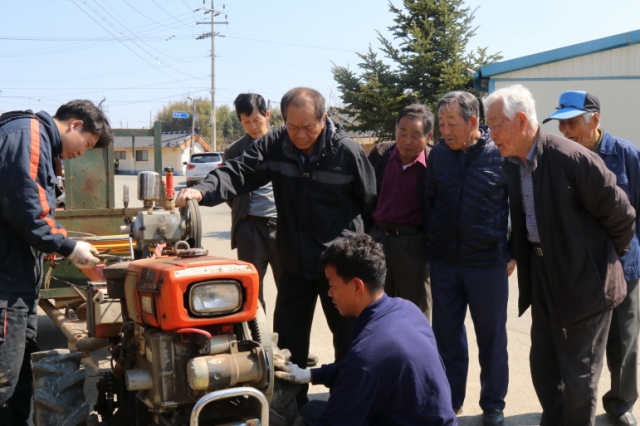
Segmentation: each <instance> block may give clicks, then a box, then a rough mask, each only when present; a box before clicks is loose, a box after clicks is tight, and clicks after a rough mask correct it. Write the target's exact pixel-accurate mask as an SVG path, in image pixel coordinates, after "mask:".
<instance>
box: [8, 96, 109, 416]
mask: <svg viewBox="0 0 640 426" xmlns="http://www.w3.org/2000/svg"><path fill="white" fill-rule="evenodd" d="M112 140H113V135H112V132H111V127H109V121H108V120H107V117H106V116H105V115H104V113H103V112H102V111H101V110H100V108H99V107H97V106H95V105H94V104H93V103H92V102H91V101H86V100H76V101H71V102H68V103H66V104H64V105H62V106H61V107H60V108H58V111H57V112H56V114H55V115H54V116H53V117H51V116H50V115H49V114H47V113H46V112H44V111H41V112H38V113H35V114H34V113H33V112H31V111H12V112H7V113H5V114H2V115H0V182H1V184H0V425H2V426H5V425H7V426H8V425H12V426H26V425H27V424H28V423H27V422H28V420H29V412H30V410H31V394H32V388H31V383H32V381H33V379H32V378H31V364H30V359H31V353H33V352H37V351H38V350H39V348H38V344H37V343H36V340H35V337H36V324H37V319H38V315H37V311H36V309H37V306H38V294H39V290H40V285H41V283H42V280H43V270H42V263H43V259H44V255H45V253H53V252H56V253H59V254H60V255H62V256H64V257H66V258H67V259H68V260H69V261H70V262H71V263H73V264H74V265H75V266H77V267H79V268H90V267H92V266H95V265H97V264H98V263H100V259H98V258H97V257H96V256H95V255H97V254H98V251H97V250H96V248H95V247H93V246H92V245H91V244H89V243H87V242H84V241H75V240H73V239H71V238H67V231H65V229H64V228H63V227H62V226H60V224H58V223H57V222H56V221H55V219H54V213H55V202H56V185H55V183H56V181H57V179H56V173H55V172H54V170H55V168H54V164H55V161H56V159H57V158H59V159H69V158H75V157H79V156H81V155H83V154H84V153H85V152H86V151H87V150H89V149H92V148H94V147H105V146H107V145H109V144H110V143H111V142H112Z"/></svg>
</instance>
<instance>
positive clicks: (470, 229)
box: [424, 126, 510, 266]
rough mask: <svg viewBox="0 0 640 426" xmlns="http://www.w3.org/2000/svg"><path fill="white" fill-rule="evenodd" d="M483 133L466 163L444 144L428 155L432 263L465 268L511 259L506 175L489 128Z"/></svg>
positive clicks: (427, 206) (427, 213) (427, 202)
mask: <svg viewBox="0 0 640 426" xmlns="http://www.w3.org/2000/svg"><path fill="white" fill-rule="evenodd" d="M480 130H481V133H482V136H481V137H480V139H478V141H477V142H476V143H475V144H473V145H472V146H470V147H469V148H468V149H467V151H466V154H464V162H461V151H454V150H452V149H451V148H449V146H448V145H447V144H446V143H445V142H444V141H442V140H441V141H440V142H438V143H437V144H436V146H434V147H433V149H432V150H431V154H430V155H429V161H428V163H427V174H426V176H427V177H426V181H425V196H424V201H425V203H424V204H425V207H424V212H425V222H424V224H425V229H426V230H427V238H428V240H429V243H428V247H427V250H428V253H429V257H430V258H431V259H437V260H439V261H441V262H446V263H453V264H460V265H465V266H491V265H498V264H500V263H506V262H508V261H509V258H510V256H509V251H508V248H507V221H508V217H509V204H508V199H507V176H506V174H505V173H504V171H503V170H502V162H503V158H502V156H501V155H500V152H499V151H498V148H497V147H496V146H495V144H494V143H493V141H491V138H490V136H489V133H488V131H487V129H486V128H485V127H484V126H482V127H481V128H480Z"/></svg>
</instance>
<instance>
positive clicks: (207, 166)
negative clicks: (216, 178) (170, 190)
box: [183, 152, 222, 187]
mask: <svg viewBox="0 0 640 426" xmlns="http://www.w3.org/2000/svg"><path fill="white" fill-rule="evenodd" d="M183 164H184V165H185V166H187V187H192V186H193V185H194V184H195V183H197V182H198V181H200V180H202V179H204V178H205V177H206V176H207V174H208V173H209V172H210V171H211V170H213V169H215V168H216V167H218V166H219V165H221V164H222V153H221V152H200V153H198V154H191V161H189V162H188V163H186V162H185V163H183Z"/></svg>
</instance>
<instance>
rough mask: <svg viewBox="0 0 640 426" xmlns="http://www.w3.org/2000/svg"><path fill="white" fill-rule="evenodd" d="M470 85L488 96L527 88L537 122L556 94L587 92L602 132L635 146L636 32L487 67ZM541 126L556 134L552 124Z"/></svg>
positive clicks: (639, 87)
mask: <svg viewBox="0 0 640 426" xmlns="http://www.w3.org/2000/svg"><path fill="white" fill-rule="evenodd" d="M473 81H474V86H475V88H476V89H478V90H481V91H485V92H489V93H491V92H493V91H495V90H497V89H500V88H502V87H506V86H510V85H512V84H522V85H523V86H525V87H527V88H528V89H529V90H530V91H531V93H532V94H533V97H534V99H535V101H536V112H537V115H538V122H540V123H542V120H543V119H544V118H546V117H548V116H549V115H550V114H551V113H552V112H553V111H555V108H556V107H557V106H558V97H559V96H560V93H562V92H564V91H565V90H584V91H587V92H589V93H592V94H594V95H596V96H597V97H598V98H599V99H600V109H601V111H600V119H601V128H603V129H605V130H607V131H609V132H610V133H611V134H613V135H615V136H618V137H621V138H623V139H628V140H630V141H632V142H633V143H634V144H636V145H637V146H640V119H638V111H639V110H640V108H639V105H638V103H639V101H640V30H637V31H632V32H628V33H623V34H618V35H614V36H610V37H605V38H601V39H597V40H592V41H588V42H585V43H580V44H575V45H572V46H567V47H562V48H559V49H554V50H549V51H547V52H541V53H536V54H534V55H529V56H523V57H521V58H516V59H511V60H507V61H502V62H497V63H494V64H491V65H486V66H483V67H481V68H479V69H478V70H477V71H476V73H475V75H474V78H473ZM542 127H543V128H544V129H545V130H546V131H548V132H551V133H556V134H560V132H559V130H558V122H557V121H555V120H552V121H550V122H548V123H546V124H542Z"/></svg>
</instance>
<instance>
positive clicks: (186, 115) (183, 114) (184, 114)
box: [173, 111, 189, 118]
mask: <svg viewBox="0 0 640 426" xmlns="http://www.w3.org/2000/svg"><path fill="white" fill-rule="evenodd" d="M173 118H189V113H188V112H184V111H173Z"/></svg>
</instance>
